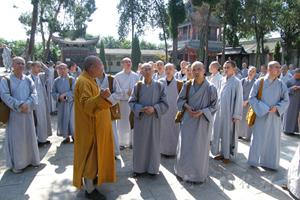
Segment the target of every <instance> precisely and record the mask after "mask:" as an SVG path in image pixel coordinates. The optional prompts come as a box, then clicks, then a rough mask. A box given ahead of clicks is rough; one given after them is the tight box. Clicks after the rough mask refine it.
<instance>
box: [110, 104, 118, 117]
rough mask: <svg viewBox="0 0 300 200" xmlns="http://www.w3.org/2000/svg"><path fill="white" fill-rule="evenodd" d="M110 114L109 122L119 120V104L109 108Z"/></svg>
mask: <svg viewBox="0 0 300 200" xmlns="http://www.w3.org/2000/svg"><path fill="white" fill-rule="evenodd" d="M110 114H111V121H114V120H117V119H121V109H120V104H119V103H117V104H116V105H114V106H112V107H110Z"/></svg>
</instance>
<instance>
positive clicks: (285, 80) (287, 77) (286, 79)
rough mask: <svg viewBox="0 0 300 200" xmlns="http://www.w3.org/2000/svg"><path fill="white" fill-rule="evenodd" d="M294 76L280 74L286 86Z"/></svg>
mask: <svg viewBox="0 0 300 200" xmlns="http://www.w3.org/2000/svg"><path fill="white" fill-rule="evenodd" d="M293 77H294V76H293V75H292V74H290V73H288V72H287V73H286V74H285V75H283V73H281V74H280V79H281V80H282V81H283V82H284V83H285V84H286V83H287V81H288V80H289V79H291V78H293Z"/></svg>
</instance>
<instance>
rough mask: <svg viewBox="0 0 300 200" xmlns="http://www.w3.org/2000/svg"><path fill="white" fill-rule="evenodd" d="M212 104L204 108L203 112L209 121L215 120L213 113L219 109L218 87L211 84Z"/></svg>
mask: <svg viewBox="0 0 300 200" xmlns="http://www.w3.org/2000/svg"><path fill="white" fill-rule="evenodd" d="M208 98H210V105H209V106H208V107H206V108H203V109H202V111H203V114H204V116H205V117H206V119H207V121H209V122H210V121H212V120H213V114H214V113H215V112H216V111H217V109H218V104H217V102H218V92H217V89H216V87H215V86H214V85H211V86H210V97H208Z"/></svg>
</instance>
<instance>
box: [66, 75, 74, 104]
mask: <svg viewBox="0 0 300 200" xmlns="http://www.w3.org/2000/svg"><path fill="white" fill-rule="evenodd" d="M74 86H75V78H73V77H72V87H71V88H70V90H69V91H67V92H65V93H64V94H65V95H66V98H67V101H68V102H71V101H73V100H74Z"/></svg>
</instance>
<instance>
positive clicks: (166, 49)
mask: <svg viewBox="0 0 300 200" xmlns="http://www.w3.org/2000/svg"><path fill="white" fill-rule="evenodd" d="M164 38H165V51H166V52H165V53H166V63H168V62H169V60H168V43H167V38H166V36H165V33H164Z"/></svg>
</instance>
